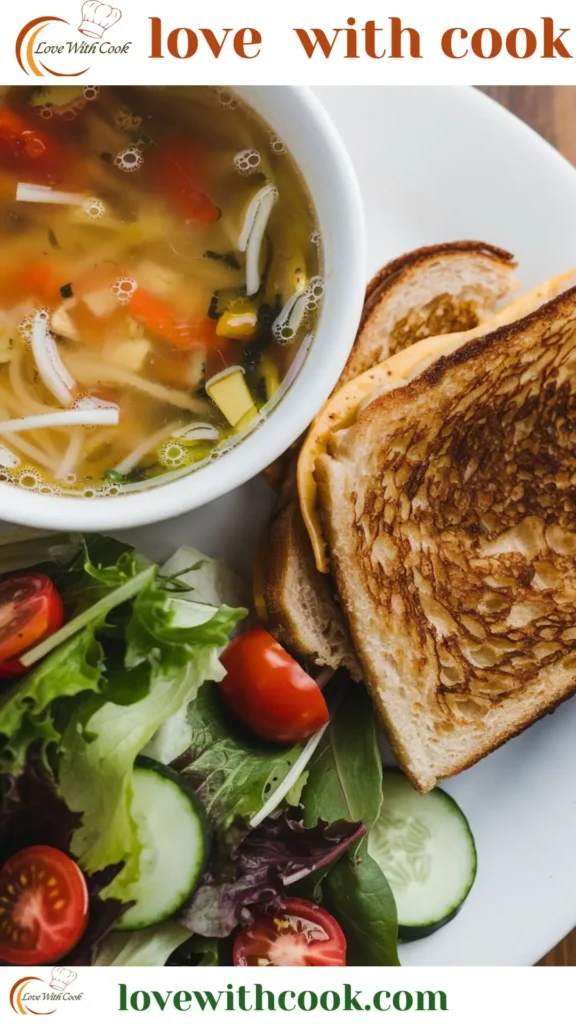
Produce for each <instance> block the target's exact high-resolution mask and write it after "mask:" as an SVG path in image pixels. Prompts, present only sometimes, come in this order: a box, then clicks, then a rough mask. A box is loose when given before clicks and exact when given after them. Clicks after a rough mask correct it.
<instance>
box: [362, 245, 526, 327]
mask: <svg viewBox="0 0 576 1024" xmlns="http://www.w3.org/2000/svg"><path fill="white" fill-rule="evenodd" d="M463 252H474V253H478V254H481V255H483V256H488V257H489V258H493V259H494V260H495V261H496V262H498V263H507V264H508V265H509V266H510V267H511V268H515V267H517V266H518V264H517V263H516V260H515V258H514V256H513V254H512V253H511V252H507V250H506V249H500V248H499V247H498V246H497V245H490V244H489V243H488V242H479V241H469V240H468V241H467V240H464V241H460V242H446V243H444V244H443V245H426V246H422V247H421V248H420V249H414V250H413V251H412V252H407V253H405V254H404V255H403V256H398V257H397V258H396V259H395V260H390V262H389V263H386V265H385V266H384V267H382V269H381V270H379V271H378V272H377V273H376V274H374V277H373V278H372V280H371V281H370V283H369V285H368V287H367V288H366V297H365V300H364V312H363V314H362V321H361V324H362V323H364V322H365V320H366V319H367V316H368V315H369V313H370V309H371V304H372V300H373V299H374V297H375V296H376V294H377V293H378V295H381V294H383V293H384V292H385V291H387V290H389V289H390V288H391V287H392V285H393V284H394V281H395V280H396V278H397V277H398V275H399V274H401V273H402V271H403V270H406V269H407V268H408V267H414V266H417V265H418V264H419V263H425V262H428V260H429V259H430V257H431V256H447V255H451V254H453V253H463Z"/></svg>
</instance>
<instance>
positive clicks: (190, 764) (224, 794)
mask: <svg viewBox="0 0 576 1024" xmlns="http://www.w3.org/2000/svg"><path fill="white" fill-rule="evenodd" d="M188 720H189V723H190V726H191V730H192V743H191V745H190V747H189V749H188V750H187V751H186V753H185V754H183V755H182V757H180V758H178V760H177V761H176V762H175V765H174V767H176V768H177V769H178V771H180V772H182V774H183V775H184V777H185V778H188V779H189V780H190V781H191V782H192V784H193V786H194V787H195V789H196V791H197V793H198V795H199V797H200V799H201V800H202V803H203V804H204V807H205V809H206V812H207V814H208V816H209V818H210V819H211V821H212V823H213V824H214V826H215V827H216V828H217V830H218V831H219V832H220V834H223V833H225V832H226V831H227V829H228V828H229V827H230V825H231V824H232V823H233V821H234V820H235V819H236V818H238V817H242V818H247V819H250V818H252V816H253V815H255V814H256V813H257V812H258V811H259V810H260V809H261V807H262V805H263V804H264V803H265V802H266V801H267V800H268V798H269V797H270V796H271V795H272V794H273V793H274V792H275V790H276V789H277V788H278V786H279V785H280V784H281V783H282V781H283V780H284V779H285V777H286V776H287V774H288V772H289V771H290V768H291V767H292V765H293V764H294V763H295V762H296V761H297V759H298V757H299V755H300V753H301V751H302V748H301V747H291V748H288V749H287V748H286V747H277V746H273V745H268V744H266V743H263V742H261V741H260V740H258V739H256V738H255V737H253V736H251V735H250V734H249V733H247V732H246V731H244V730H243V729H242V727H241V726H240V725H239V724H238V722H237V721H235V720H234V719H233V718H232V717H231V716H230V715H229V714H228V712H227V711H226V709H225V707H224V705H223V703H222V699H221V696H220V693H219V690H218V687H217V686H213V685H210V684H207V685H206V686H204V687H203V688H202V690H201V691H200V693H199V694H198V697H197V699H196V702H195V703H194V704H193V705H192V706H191V707H190V710H189V713H188Z"/></svg>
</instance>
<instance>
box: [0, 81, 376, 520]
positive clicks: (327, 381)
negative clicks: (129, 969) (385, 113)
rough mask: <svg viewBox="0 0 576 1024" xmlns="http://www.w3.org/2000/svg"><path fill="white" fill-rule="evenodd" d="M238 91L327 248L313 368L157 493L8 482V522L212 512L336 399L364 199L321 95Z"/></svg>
mask: <svg viewBox="0 0 576 1024" xmlns="http://www.w3.org/2000/svg"><path fill="white" fill-rule="evenodd" d="M236 92H237V93H238V94H239V96H240V97H241V98H242V99H243V100H245V101H246V102H247V103H248V104H249V105H250V106H251V107H252V108H253V109H254V110H255V111H256V112H257V113H258V114H259V115H260V116H261V117H262V118H264V120H265V121H266V122H267V123H268V125H269V126H270V127H271V128H272V129H273V130H274V132H275V133H277V134H278V136H279V137H280V138H281V139H282V140H283V141H284V142H285V143H286V145H287V147H288V149H289V150H290V152H291V154H292V156H293V157H294V159H295V161H296V163H297V165H298V167H299V168H300V171H301V172H302V174H303V176H304V178H305V180H306V183H307V186H308V189H309V191H310V194H311V197H312V201H313V203H314V206H315V209H316V214H317V219H318V223H319V228H320V233H321V236H322V243H323V249H324V274H325V280H326V290H325V296H324V302H323V307H322V313H321V316H320V321H319V324H318V327H317V329H316V332H315V337H314V340H313V342H312V345H311V346H310V349H309V351H308V354H307V357H306V360H305V362H304V364H303V366H302V368H301V369H300V371H299V373H298V375H297V376H296V378H295V380H294V381H293V383H292V385H291V386H290V388H289V389H288V390H287V392H286V394H285V395H284V396H283V398H282V399H281V401H280V402H279V403H278V405H277V406H276V408H274V409H273V410H272V411H271V412H270V414H269V416H268V418H267V419H266V421H265V422H264V423H263V424H262V425H261V426H260V427H259V428H258V429H257V430H255V431H254V432H253V433H251V434H250V435H249V436H248V437H247V438H246V439H245V440H243V441H242V442H241V443H239V444H238V445H237V447H235V448H234V449H233V450H231V451H229V452H226V454H224V455H223V456H222V457H221V458H220V459H218V460H217V461H215V462H212V463H210V464H208V465H206V466H205V467H201V468H199V469H197V470H196V471H194V472H191V473H190V474H189V475H187V476H182V477H180V478H179V479H177V480H174V481H173V482H171V483H167V484H162V485H159V486H158V487H155V488H153V489H151V490H146V491H137V492H133V493H130V494H127V495H121V496H118V497H109V498H90V499H88V498H72V497H63V496H52V495H42V494H36V493H34V492H32V493H27V492H26V491H25V490H23V489H21V488H18V487H14V486H11V485H10V484H6V483H0V518H1V519H4V520H8V521H9V522H12V523H18V524H21V525H24V526H35V527H39V528H42V529H59V530H63V529H64V530H81V531H99V530H121V529H127V528H128V527H132V526H142V525H145V524H147V523H155V522H159V521H160V520H163V519H169V518H171V517H172V516H177V515H180V514H182V513H184V512H187V511H190V510H191V509H194V508H198V507H199V506H201V505H205V504H206V503H207V502H209V501H213V500H214V499H215V498H219V497H220V496H221V495H223V494H225V493H226V492H227V491H231V490H233V489H234V488H235V487H239V486H240V485H241V484H243V483H245V482H246V481H247V480H249V479H250V478H251V477H253V476H256V475H257V474H258V473H259V472H261V470H263V469H264V468H265V467H266V466H267V465H269V464H270V463H271V462H273V461H274V459H276V458H278V456H279V455H281V454H282V452H284V451H286V449H287V448H289V447H290V445H291V444H292V443H293V442H294V441H295V440H296V439H297V438H298V437H299V436H300V434H302V432H303V431H304V430H305V429H306V427H307V425H308V424H309V423H310V421H311V420H312V419H313V417H314V416H315V414H316V412H317V411H318V409H319V408H320V406H321V405H322V403H323V402H324V401H325V400H326V398H327V397H328V395H329V394H330V392H331V390H332V388H333V387H334V385H335V384H336V381H337V380H338V377H339V375H340V373H341V371H342V369H343V367H344V364H345V362H346V358H347V356H348V353H349V351H350V348H351V345H352V342H353V339H354V336H355V333H356V329H357V327H358V322H359V319H360V314H361V310H362V303H363V299H364V288H365V283H366V264H365V258H366V255H365V254H366V240H365V226H364V213H363V206H362V200H361V197H360V190H359V187H358V182H357V180H356V176H355V172H354V170H353V167H352V164H351V161H350V158H349V156H348V153H347V151H346V149H345V147H344V145H343V143H342V141H341V139H340V136H339V135H338V133H337V132H336V129H335V128H334V126H333V124H332V122H331V120H330V118H329V117H328V115H327V113H326V112H325V110H324V108H323V107H322V105H321V104H320V103H319V101H318V100H317V99H316V98H315V96H314V95H313V94H312V92H311V91H310V90H309V89H308V88H305V87H301V86H266V87H258V86H250V87H242V88H238V89H237V90H236Z"/></svg>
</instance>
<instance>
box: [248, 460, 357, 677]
mask: <svg viewBox="0 0 576 1024" xmlns="http://www.w3.org/2000/svg"><path fill="white" fill-rule="evenodd" d="M295 471H296V466H295V465H293V466H292V468H291V470H290V472H289V473H288V476H287V477H286V480H285V481H284V484H283V486H282V488H281V490H280V494H279V496H278V502H277V505H276V509H275V512H274V516H273V519H272V523H271V527H270V539H269V544H268V547H267V551H266V554H265V586H264V601H265V604H266V612H267V616H268V626H269V628H270V631H271V632H272V633H273V634H274V636H275V637H276V639H277V640H278V641H279V642H280V643H281V644H284V646H285V647H287V648H288V649H289V650H290V651H291V652H292V654H294V655H296V657H298V658H301V659H302V660H303V661H307V662H310V663H311V664H314V665H318V666H324V667H328V668H333V669H338V668H346V669H347V671H348V672H349V673H350V675H351V676H352V678H353V679H356V680H359V679H361V672H360V666H359V664H358V660H357V658H356V655H355V654H354V650H353V648H352V645H351V643H350V638H349V636H348V629H347V626H346V623H345V619H344V615H343V614H342V611H341V609H340V608H339V606H338V604H337V603H336V600H335V598H334V593H333V587H332V581H331V579H330V577H329V576H322V575H321V574H320V573H318V572H317V571H316V567H315V565H314V555H313V553H312V548H311V546H310V541H309V539H308V534H307V533H306V528H305V526H304V523H303V521H302V516H301V514H300V505H299V503H298V496H297V492H296V479H295Z"/></svg>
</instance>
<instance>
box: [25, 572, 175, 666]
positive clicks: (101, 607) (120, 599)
mask: <svg viewBox="0 0 576 1024" xmlns="http://www.w3.org/2000/svg"><path fill="white" fill-rule="evenodd" d="M156 571H157V568H156V566H155V565H150V566H149V567H148V568H146V569H143V570H142V571H141V572H138V573H137V574H136V575H134V576H131V577H130V578H128V579H126V580H125V581H124V582H123V583H122V584H121V586H118V587H114V588H113V589H111V588H110V587H105V588H104V593H103V596H101V597H99V598H98V600H96V601H95V603H93V604H92V603H90V604H89V605H88V607H87V608H85V609H84V611H82V612H80V614H79V615H76V616H75V617H74V618H72V619H69V620H68V621H67V622H66V623H65V624H64V625H63V626H62V629H59V630H58V632H57V633H53V634H52V636H49V637H48V638H47V639H46V640H43V641H42V643H40V644H37V646H36V647H33V648H32V649H31V650H30V651H27V653H26V654H24V655H23V656H22V659H21V660H22V664H23V665H25V666H26V667H27V668H31V666H32V665H35V664H37V662H39V661H41V660H42V658H45V657H46V655H47V654H50V652H51V651H54V650H55V649H56V648H57V647H60V646H61V645H62V644H63V643H65V641H66V640H68V639H69V638H70V637H72V636H75V634H76V633H79V632H81V630H83V629H85V627H86V626H93V627H94V629H97V628H99V627H101V626H103V625H104V623H105V622H106V619H107V618H108V616H109V615H110V613H111V612H112V611H114V610H115V609H116V608H118V607H119V606H120V605H123V604H127V603H128V602H129V601H131V600H132V599H133V598H134V597H135V596H136V594H138V593H139V591H141V590H142V589H143V588H145V587H146V586H147V585H148V584H151V583H152V581H153V580H154V577H155V575H156ZM89 579H92V577H89ZM98 592H100V587H99V590H98ZM92 597H94V598H95V597H97V594H92Z"/></svg>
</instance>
